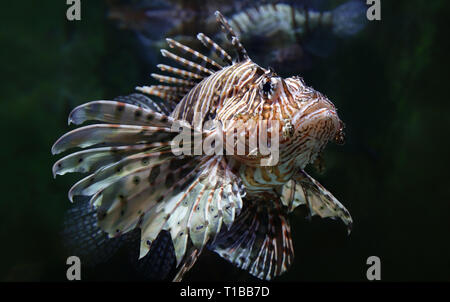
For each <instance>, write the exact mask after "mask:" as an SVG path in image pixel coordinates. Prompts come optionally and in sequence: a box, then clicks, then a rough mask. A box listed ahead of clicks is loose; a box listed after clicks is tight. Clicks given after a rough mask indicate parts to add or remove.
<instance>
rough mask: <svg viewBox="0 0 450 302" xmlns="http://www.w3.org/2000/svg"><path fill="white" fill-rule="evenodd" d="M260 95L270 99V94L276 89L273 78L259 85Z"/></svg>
mask: <svg viewBox="0 0 450 302" xmlns="http://www.w3.org/2000/svg"><path fill="white" fill-rule="evenodd" d="M260 88H261V93H262V94H263V95H264V96H266V97H270V96H271V95H272V93H273V92H274V91H275V88H276V81H275V79H273V78H266V79H265V80H264V81H263V82H262V83H261V86H260Z"/></svg>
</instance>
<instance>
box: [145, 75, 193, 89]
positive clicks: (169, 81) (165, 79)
mask: <svg viewBox="0 0 450 302" xmlns="http://www.w3.org/2000/svg"><path fill="white" fill-rule="evenodd" d="M151 76H152V78H154V79H156V80H158V81H160V82H161V83H166V84H175V85H180V86H189V87H192V86H195V84H197V83H196V82H194V81H188V80H182V79H179V78H174V77H169V76H164V75H160V74H157V73H152V74H151Z"/></svg>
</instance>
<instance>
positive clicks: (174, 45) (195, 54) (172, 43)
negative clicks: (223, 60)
mask: <svg viewBox="0 0 450 302" xmlns="http://www.w3.org/2000/svg"><path fill="white" fill-rule="evenodd" d="M166 41H167V44H169V47H170V48H178V49H180V50H181V51H183V52H185V53H189V54H191V56H192V57H193V58H198V59H200V60H201V61H203V63H205V65H204V66H206V64H209V65H211V66H213V67H214V68H215V69H217V70H220V69H222V67H223V66H221V65H219V64H218V63H217V62H216V61H214V60H211V59H210V58H208V57H207V56H205V55H203V54H201V53H199V52H198V51H196V50H193V49H192V48H190V47H187V46H186V45H183V44H181V43H179V42H177V41H175V40H173V39H170V38H167V39H166ZM202 66H203V65H202Z"/></svg>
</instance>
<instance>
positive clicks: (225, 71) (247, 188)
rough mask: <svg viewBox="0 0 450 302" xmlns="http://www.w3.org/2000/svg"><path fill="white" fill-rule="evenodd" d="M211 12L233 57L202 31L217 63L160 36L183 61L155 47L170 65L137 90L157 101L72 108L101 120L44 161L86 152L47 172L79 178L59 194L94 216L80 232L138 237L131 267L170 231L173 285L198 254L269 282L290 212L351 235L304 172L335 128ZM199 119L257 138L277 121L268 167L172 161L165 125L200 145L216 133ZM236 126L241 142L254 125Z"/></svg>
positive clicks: (199, 159) (322, 110) (334, 118)
mask: <svg viewBox="0 0 450 302" xmlns="http://www.w3.org/2000/svg"><path fill="white" fill-rule="evenodd" d="M215 15H216V18H217V22H218V24H219V25H220V27H221V30H222V31H223V32H224V33H225V35H226V37H227V39H228V40H229V41H230V43H231V44H232V45H233V46H234V50H235V52H236V56H235V58H234V59H233V58H232V57H231V55H230V54H229V53H227V52H226V51H225V50H224V49H223V48H222V47H221V46H219V45H218V44H217V43H215V42H214V41H213V40H212V39H211V38H209V37H207V36H206V35H204V34H202V33H199V34H198V35H197V38H198V39H199V40H200V41H201V43H202V44H203V45H204V46H205V47H206V48H207V49H208V50H210V51H211V52H212V53H214V54H215V56H216V57H217V59H216V60H213V59H211V58H210V57H208V56H206V55H203V54H201V53H200V52H198V51H196V50H193V49H191V48H189V47H187V46H185V45H183V44H181V43H179V42H176V41H175V40H172V39H167V42H168V45H169V47H170V48H172V49H174V50H176V51H177V52H181V53H183V54H184V55H185V56H184V57H182V56H180V55H177V54H175V52H171V51H168V50H165V49H163V50H161V53H162V55H163V56H164V57H166V58H168V59H171V60H173V61H174V62H176V63H177V64H179V65H180V66H179V67H181V68H179V67H172V66H169V65H164V64H160V65H158V66H157V67H158V68H159V69H160V70H162V71H164V72H167V73H170V74H171V75H160V74H152V76H153V78H155V79H156V80H158V81H160V82H161V83H162V84H161V85H153V86H149V87H148V86H144V87H137V90H139V91H140V92H142V93H144V94H147V95H150V96H155V97H158V98H160V99H162V100H163V101H161V102H158V101H155V100H153V99H151V98H149V97H147V96H146V95H144V94H141V93H135V94H132V95H129V96H127V97H121V98H119V99H116V100H113V101H105V100H100V101H92V102H89V103H86V104H83V105H80V106H79V107H77V108H75V109H74V110H73V111H72V112H71V113H70V116H69V124H70V123H74V124H76V125H79V124H82V123H84V122H86V121H93V120H95V121H99V122H103V123H95V124H90V125H87V126H83V127H81V128H78V129H75V130H73V131H70V132H68V133H66V134H65V135H63V136H62V137H61V138H59V139H58V140H57V141H56V143H55V144H54V145H53V147H52V153H53V154H57V153H61V152H63V151H66V150H68V149H71V148H76V147H79V148H88V149H86V150H81V151H78V152H75V153H72V154H69V155H67V156H65V157H64V158H62V159H60V160H59V161H57V162H56V163H55V165H54V167H53V173H54V174H55V175H56V174H65V173H69V172H84V173H88V174H89V175H88V176H86V177H85V178H83V179H82V180H80V181H79V182H77V183H76V184H75V185H74V186H73V187H72V188H71V189H70V191H69V199H70V200H71V201H73V200H74V198H76V197H80V196H81V197H85V198H88V199H89V205H90V207H91V209H92V211H91V212H89V213H91V214H92V213H93V215H91V214H89V215H80V217H81V219H85V220H80V221H79V224H80V225H81V226H82V227H85V228H88V229H92V228H93V225H92V224H93V223H95V224H96V225H97V226H98V228H99V229H100V231H101V232H103V233H106V234H108V237H109V238H111V239H110V240H114V238H120V237H122V236H126V235H127V234H128V233H130V232H132V231H134V230H136V229H138V230H140V244H139V245H140V249H139V257H140V258H143V257H145V256H146V255H147V254H148V253H149V251H150V252H151V251H152V250H153V249H154V248H155V249H156V248H158V247H157V246H153V244H155V242H156V241H158V238H159V237H158V236H159V235H160V234H161V233H162V232H166V233H167V234H170V239H171V244H173V250H174V253H175V257H176V268H177V273H176V276H175V278H174V280H175V281H179V280H181V279H182V277H183V275H184V274H185V273H186V272H187V271H188V270H189V269H190V268H191V267H192V266H193V265H194V263H195V262H196V260H197V259H198V257H199V256H200V254H201V253H202V251H203V249H205V248H207V249H209V250H211V251H214V252H215V253H217V254H218V255H220V256H221V257H223V258H224V259H226V260H228V261H229V262H231V263H232V264H234V265H236V266H237V267H239V268H241V269H243V270H247V271H248V272H249V273H250V274H252V275H254V276H256V277H257V278H260V279H265V280H271V279H273V278H274V277H276V276H279V275H281V274H283V273H284V272H285V271H286V270H287V269H288V268H289V266H290V265H291V264H292V262H293V258H294V250H293V244H292V239H291V231H290V225H289V218H288V216H289V214H290V213H291V212H293V211H294V209H295V208H296V207H298V206H299V205H304V206H306V207H307V209H308V210H309V212H310V215H318V216H320V217H331V218H333V219H336V218H340V219H341V220H342V221H343V222H344V223H345V225H346V226H347V227H348V231H349V232H350V229H351V225H352V218H351V216H350V214H349V212H348V211H347V210H346V209H345V207H344V206H343V205H342V204H341V203H340V202H339V201H338V200H337V199H336V198H335V197H334V196H333V195H332V194H331V193H330V192H329V191H327V190H326V189H325V188H324V187H323V186H322V185H321V184H319V183H318V182H317V181H316V180H315V179H313V178H312V177H311V176H310V175H308V174H307V173H306V172H305V170H304V169H305V167H306V165H308V164H309V163H312V162H313V161H314V160H315V159H316V157H317V155H318V154H319V153H320V152H321V151H322V150H323V149H324V147H325V145H326V144H327V143H328V141H335V142H336V143H342V142H343V139H344V138H343V136H344V133H343V123H342V122H341V120H340V119H339V117H338V114H337V111H336V108H335V106H334V105H333V104H332V103H331V102H330V101H329V100H328V99H327V97H325V96H324V95H323V94H321V93H319V92H318V91H315V90H314V89H312V88H311V87H308V86H306V85H305V83H304V81H303V79H302V78H300V77H298V76H294V77H290V78H285V79H284V78H281V77H279V76H278V75H277V74H276V73H275V71H274V70H272V69H270V68H268V69H265V68H262V67H260V66H259V65H258V64H256V63H254V62H253V61H252V60H251V59H250V58H249V56H248V54H247V51H246V49H245V48H244V47H243V45H242V44H241V42H240V40H239V38H238V36H237V35H236V34H235V32H234V30H233V28H232V27H231V26H230V24H229V23H228V22H227V20H226V19H225V18H224V17H223V16H222V14H221V13H220V12H218V11H217V12H216V13H215ZM219 59H220V61H219ZM219 62H220V63H221V64H219ZM176 76H178V77H176ZM209 120H213V121H218V122H221V123H226V122H231V123H239V122H249V121H251V120H252V121H261V120H268V121H269V122H270V123H269V126H268V128H267V129H266V131H267V132H268V133H269V128H271V127H274V126H273V125H274V124H275V123H279V124H280V125H281V126H280V127H279V128H278V131H279V132H278V133H275V135H276V136H277V137H278V139H279V161H278V162H277V163H276V165H271V166H268V165H267V166H264V165H261V162H260V161H259V159H261V158H264V157H265V156H266V155H262V153H261V152H259V150H256V152H254V153H252V154H247V153H246V155H234V154H231V155H228V154H226V155H220V154H212V155H206V154H201V155H195V153H194V154H191V155H189V154H184V153H182V154H178V155H175V152H173V150H172V146H173V145H172V143H171V142H172V140H173V139H174V138H175V137H176V135H178V134H179V133H177V132H176V131H174V130H173V125H174V124H175V123H176V122H179V121H181V122H183V123H184V125H187V126H188V127H191V128H192V133H193V136H195V135H200V136H201V137H210V136H211V135H217V134H218V133H217V132H218V131H226V130H224V129H221V128H208V127H206V128H205V129H203V128H202V127H201V126H202V125H204V124H205V123H206V122H207V121H209ZM247 124H248V123H247ZM247 124H246V123H244V125H247ZM250 124H251V123H250ZM251 125H255V124H251ZM245 127H246V128H245V131H244V132H245V136H247V137H248V138H249V137H250V136H251V135H254V133H255V131H254V130H255V129H254V128H253V129H251V128H250V127H247V126H245ZM256 127H257V126H256ZM270 133H272V132H270ZM241 134H242V133H241ZM270 135H273V134H270ZM89 147H90V148H89ZM194 147H195V146H194ZM74 215H77V213H74ZM83 217H84V218H83ZM93 220H94V222H93ZM94 229H95V228H94ZM76 236H84V235H77V234H75V237H76ZM96 236H98V233H95V234H94V235H92V237H89V238H87V239H86V240H92V238H97V237H96ZM169 241H170V240H169ZM94 249H95V248H94ZM163 254H164V253H163V252H162V254H161V253H160V256H161V257H163V256H164V255H163Z"/></svg>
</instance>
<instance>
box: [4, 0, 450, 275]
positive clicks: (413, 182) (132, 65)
mask: <svg viewBox="0 0 450 302" xmlns="http://www.w3.org/2000/svg"><path fill="white" fill-rule="evenodd" d="M81 2H82V20H81V21H78V22H68V21H67V20H66V14H65V13H66V8H67V6H66V4H65V1H9V2H2V4H0V6H1V9H0V14H1V18H0V19H1V20H2V21H1V22H2V25H3V26H1V28H0V43H1V44H2V45H1V47H0V54H1V56H0V58H1V61H2V62H1V74H2V81H1V85H2V88H1V90H0V93H1V104H2V109H1V110H0V123H1V125H2V127H1V129H4V130H3V135H2V148H1V149H0V150H1V151H0V152H1V158H2V159H3V160H4V162H3V164H2V169H3V171H4V172H3V177H1V181H0V185H1V192H2V196H1V200H0V238H1V249H0V280H1V281H33V280H46V281H47V280H49V281H50V280H65V278H66V267H67V266H66V264H65V260H66V257H67V256H68V254H67V251H66V250H65V249H64V247H63V245H62V244H61V236H60V231H61V225H62V222H63V214H64V212H65V211H66V209H68V208H69V206H70V203H69V201H68V199H67V191H68V189H69V188H70V186H71V184H73V183H74V181H75V180H76V179H77V176H65V177H59V178H57V179H56V180H55V179H53V177H52V173H51V167H52V164H53V163H54V161H55V160H56V159H57V157H53V156H52V155H51V153H50V148H51V145H52V144H53V143H54V141H55V140H56V139H57V138H58V137H59V136H60V135H62V134H63V133H65V132H66V131H67V130H68V129H69V127H68V126H67V116H68V113H69V112H70V110H71V109H72V108H74V107H75V106H76V105H78V104H81V103H83V102H86V101H89V100H96V99H108V98H112V97H115V96H117V95H125V94H129V93H131V92H132V91H133V89H134V87H135V86H137V85H143V84H148V83H150V78H149V74H150V72H149V70H148V66H146V65H145V64H143V63H142V60H141V59H140V58H139V55H137V51H136V49H137V45H136V43H137V42H136V40H135V38H134V36H133V35H131V34H130V33H129V32H127V31H121V30H119V29H117V27H116V26H115V24H113V23H112V22H111V21H109V20H107V19H106V18H105V15H106V5H105V3H104V2H103V1H83V0H82V1H81ZM334 2H339V1H334ZM341 2H342V1H341ZM381 2H382V20H381V21H380V22H372V23H370V24H368V26H367V27H366V28H365V29H364V30H363V32H361V33H360V34H358V35H357V36H356V37H353V38H351V39H347V40H345V41H343V42H342V43H341V44H340V45H339V47H338V49H337V50H336V51H335V52H333V53H332V54H331V55H330V56H329V57H327V58H324V59H320V60H316V61H315V62H314V67H313V69H311V70H309V71H307V72H305V73H303V74H302V76H303V77H304V79H305V81H306V83H307V84H308V85H311V86H313V87H314V88H315V89H317V90H319V91H321V92H323V93H324V94H326V95H327V96H328V97H329V98H330V99H331V100H332V101H333V102H334V104H335V105H336V106H337V107H338V109H339V114H340V116H341V118H342V120H343V121H344V122H345V123H346V126H347V127H346V134H347V143H346V144H345V145H344V146H343V147H341V146H334V145H331V146H329V147H328V148H327V149H326V152H325V162H326V164H327V170H326V172H325V174H323V175H315V176H317V178H318V180H319V181H320V182H321V183H322V184H323V185H324V186H325V187H326V188H328V189H329V190H330V191H331V192H333V193H334V195H335V196H336V197H337V198H338V199H339V200H340V201H341V202H342V203H343V204H344V205H345V206H346V207H347V208H348V209H349V211H350V212H351V214H352V216H353V218H354V226H353V232H352V234H351V235H350V236H347V235H346V231H345V228H344V226H343V225H342V224H341V223H340V222H339V221H332V220H328V219H325V220H322V219H319V218H313V219H312V221H311V222H308V221H306V220H305V219H304V215H303V214H304V213H302V212H301V211H298V212H297V213H296V214H294V215H293V216H292V217H291V224H292V231H293V241H294V247H295V254H296V259H295V262H294V264H293V266H292V268H291V269H290V270H289V272H288V273H286V274H285V275H283V276H282V277H280V278H279V279H278V280H280V281H304V280H311V281H341V280H342V281H358V280H366V269H367V267H368V266H367V265H366V259H367V258H368V257H369V256H372V255H375V256H378V257H380V259H381V270H382V273H381V274H382V280H385V281H450V240H449V232H450V200H449V196H450V185H449V184H448V183H447V182H448V181H449V180H450V177H449V176H448V175H449V172H448V167H449V159H448V158H449V152H448V147H449V143H448V137H449V135H448V131H449V130H450V127H449V126H450V125H449V121H450V118H449V116H448V113H449V112H450V108H449V103H450V100H449V97H448V95H449V92H448V87H449V84H448V83H449V67H450V64H449V54H450V49H449V38H448V31H447V30H448V27H449V24H448V22H447V21H448V15H447V14H444V12H450V9H449V2H448V1H445V0H443V1H438V0H436V1H423V0H408V1H406V0H404V1H387V0H384V1H383V0H382V1H381ZM116 262H117V263H115V264H105V265H102V266H100V267H98V268H96V269H86V270H85V271H83V272H82V273H83V274H84V273H86V274H85V275H83V279H84V280H102V279H107V280H130V279H133V278H135V277H133V272H131V271H130V270H129V269H128V268H127V264H126V261H123V262H121V261H116ZM186 280H188V281H189V280H253V279H252V278H251V277H250V276H249V275H247V274H246V273H245V272H242V271H239V270H237V269H234V268H233V267H232V265H230V264H228V263H227V262H225V261H224V260H222V259H221V258H219V257H218V256H215V255H213V254H208V253H206V255H205V256H204V257H202V258H201V259H200V261H198V263H197V264H196V266H195V267H194V268H193V270H192V271H191V273H190V274H188V275H187V276H186Z"/></svg>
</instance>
